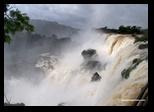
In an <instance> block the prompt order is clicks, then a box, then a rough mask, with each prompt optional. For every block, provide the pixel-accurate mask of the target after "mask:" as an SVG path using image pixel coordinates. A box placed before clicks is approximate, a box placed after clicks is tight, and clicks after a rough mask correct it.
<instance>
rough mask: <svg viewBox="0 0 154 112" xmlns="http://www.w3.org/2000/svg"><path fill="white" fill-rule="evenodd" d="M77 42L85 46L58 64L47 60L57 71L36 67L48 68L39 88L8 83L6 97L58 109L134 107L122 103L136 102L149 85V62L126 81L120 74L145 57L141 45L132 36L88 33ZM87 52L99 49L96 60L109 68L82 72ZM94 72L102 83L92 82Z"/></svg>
mask: <svg viewBox="0 0 154 112" xmlns="http://www.w3.org/2000/svg"><path fill="white" fill-rule="evenodd" d="M84 37H86V38H84ZM87 37H88V39H87ZM78 39H82V43H79V46H77V47H75V48H69V49H68V50H67V52H66V53H65V54H64V55H63V56H62V57H61V58H59V59H58V62H57V63H56V62H55V60H54V61H53V58H52V57H53V56H52V57H51V58H52V60H50V59H47V60H48V61H50V64H53V66H54V69H50V68H52V67H48V66H49V65H50V64H49V63H48V61H47V60H45V61H44V60H41V61H40V62H39V64H37V65H36V67H41V68H42V67H43V65H46V67H45V68H43V71H44V73H45V78H44V79H43V80H42V82H40V83H39V84H38V85H33V84H32V83H31V82H29V81H28V80H25V79H12V80H5V85H7V86H6V88H5V91H7V96H12V100H13V102H15V103H16V102H24V103H25V104H26V105H29V106H30V105H49V106H51V105H53V106H56V105H58V104H59V103H64V105H66V106H74V105H77V106H80V105H84V106H85V105H87V106H96V105H98V106H104V105H131V104H132V102H130V101H128V102H126V101H122V99H134V98H136V97H137V96H138V94H139V93H140V91H141V88H142V87H143V86H144V85H145V84H146V83H147V81H148V61H142V62H141V63H140V64H139V65H138V66H137V67H136V69H134V70H132V72H131V73H130V76H129V78H128V79H123V78H122V76H121V72H122V70H123V69H124V68H128V67H129V66H130V65H131V63H132V60H133V59H135V58H141V57H143V56H146V55H147V54H148V50H147V49H145V50H139V49H138V43H136V44H134V43H133V42H134V38H132V37H131V36H129V35H115V34H112V35H108V34H97V33H94V32H92V33H89V32H88V33H87V34H85V35H82V37H81V38H78ZM88 48H92V49H96V51H97V54H98V58H97V59H98V60H99V61H100V62H101V63H102V64H107V65H106V67H105V70H104V69H103V68H102V69H101V70H100V71H97V70H96V71H95V70H93V71H86V70H83V69H81V64H82V63H83V61H84V59H83V57H82V55H81V52H82V51H83V50H84V49H88ZM143 54H144V55H143ZM46 55H48V54H46ZM142 55H143V56H142ZM52 62H54V63H52ZM94 72H98V73H99V75H100V76H101V77H102V79H101V80H100V81H95V82H91V77H92V76H93V73H94Z"/></svg>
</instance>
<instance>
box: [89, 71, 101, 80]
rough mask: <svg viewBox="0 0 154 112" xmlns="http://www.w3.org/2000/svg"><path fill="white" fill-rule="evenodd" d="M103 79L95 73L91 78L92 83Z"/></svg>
mask: <svg viewBox="0 0 154 112" xmlns="http://www.w3.org/2000/svg"><path fill="white" fill-rule="evenodd" d="M101 78H102V77H101V76H100V75H99V74H98V73H97V72H95V73H94V74H93V76H92V78H91V81H99V80H101Z"/></svg>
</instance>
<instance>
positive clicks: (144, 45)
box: [138, 44, 148, 49]
mask: <svg viewBox="0 0 154 112" xmlns="http://www.w3.org/2000/svg"><path fill="white" fill-rule="evenodd" d="M138 48H139V49H146V48H148V44H141V45H139V46H138Z"/></svg>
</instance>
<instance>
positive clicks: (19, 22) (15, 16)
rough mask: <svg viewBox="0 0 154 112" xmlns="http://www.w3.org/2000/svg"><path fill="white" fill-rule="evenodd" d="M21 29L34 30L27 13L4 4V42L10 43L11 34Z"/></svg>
mask: <svg viewBox="0 0 154 112" xmlns="http://www.w3.org/2000/svg"><path fill="white" fill-rule="evenodd" d="M23 30H26V31H29V32H31V31H33V30H34V27H33V26H32V25H31V24H30V23H29V17H28V16H27V14H25V13H21V11H19V10H18V9H16V8H13V7H11V6H10V5H8V4H4V42H7V43H10V41H11V35H13V34H15V32H17V31H23Z"/></svg>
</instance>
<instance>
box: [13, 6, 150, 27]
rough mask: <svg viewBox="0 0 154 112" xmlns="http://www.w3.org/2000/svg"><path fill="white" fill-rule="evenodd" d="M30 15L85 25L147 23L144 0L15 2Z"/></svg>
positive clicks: (146, 7) (34, 17) (143, 24)
mask: <svg viewBox="0 0 154 112" xmlns="http://www.w3.org/2000/svg"><path fill="white" fill-rule="evenodd" d="M14 6H15V7H17V8H18V9H19V10H21V11H22V12H24V13H27V14H28V16H29V17H30V18H31V19H42V20H48V21H57V22H58V23H61V24H65V25H69V26H72V27H77V28H84V27H85V26H91V27H101V26H108V27H110V28H113V27H114V28H117V27H119V26H120V25H137V26H142V27H144V28H147V27H148V5H147V4H14Z"/></svg>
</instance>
